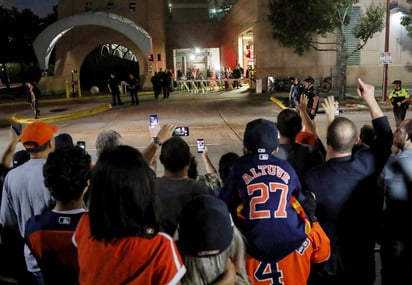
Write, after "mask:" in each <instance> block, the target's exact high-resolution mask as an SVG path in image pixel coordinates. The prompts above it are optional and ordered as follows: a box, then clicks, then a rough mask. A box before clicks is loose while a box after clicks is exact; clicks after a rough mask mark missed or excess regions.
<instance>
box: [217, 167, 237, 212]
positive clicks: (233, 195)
mask: <svg viewBox="0 0 412 285" xmlns="http://www.w3.org/2000/svg"><path fill="white" fill-rule="evenodd" d="M235 169H236V168H235V167H232V169H231V170H230V172H229V174H228V177H227V178H226V181H225V183H224V184H223V187H222V189H221V190H220V192H219V198H220V199H221V200H223V201H224V202H225V203H226V205H227V207H228V209H229V212H230V213H231V214H232V218H236V217H237V213H236V209H237V207H238V206H239V204H240V203H241V200H240V197H239V194H238V192H237V180H236V170H235Z"/></svg>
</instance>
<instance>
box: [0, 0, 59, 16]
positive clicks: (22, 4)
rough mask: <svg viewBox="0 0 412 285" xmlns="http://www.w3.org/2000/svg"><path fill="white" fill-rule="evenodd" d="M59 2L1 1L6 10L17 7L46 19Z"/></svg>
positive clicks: (39, 0)
mask: <svg viewBox="0 0 412 285" xmlns="http://www.w3.org/2000/svg"><path fill="white" fill-rule="evenodd" d="M58 2H59V0H0V5H1V6H3V7H5V8H11V7H13V6H14V7H16V8H17V9H19V10H22V9H26V8H28V9H30V10H32V11H33V13H34V14H37V15H39V16H40V17H44V16H46V15H47V14H50V13H52V12H53V6H54V5H56V4H57V3H58Z"/></svg>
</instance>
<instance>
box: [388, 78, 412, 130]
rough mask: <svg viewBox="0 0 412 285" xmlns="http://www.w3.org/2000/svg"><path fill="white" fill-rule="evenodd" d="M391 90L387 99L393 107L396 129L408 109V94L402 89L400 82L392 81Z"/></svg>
mask: <svg viewBox="0 0 412 285" xmlns="http://www.w3.org/2000/svg"><path fill="white" fill-rule="evenodd" d="M392 84H393V90H392V92H391V93H390V94H389V96H388V98H389V100H390V102H391V104H392V106H393V115H394V117H395V123H396V127H399V124H400V123H401V122H402V121H403V120H404V119H405V116H406V110H407V109H408V107H409V102H410V101H409V97H410V96H409V93H408V90H406V89H405V88H402V81H400V80H394V81H393V82H392Z"/></svg>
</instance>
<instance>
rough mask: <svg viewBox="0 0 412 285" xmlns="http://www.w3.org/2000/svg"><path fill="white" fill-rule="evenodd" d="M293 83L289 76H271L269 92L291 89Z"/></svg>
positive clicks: (269, 78)
mask: <svg viewBox="0 0 412 285" xmlns="http://www.w3.org/2000/svg"><path fill="white" fill-rule="evenodd" d="M291 84H292V83H291V81H290V79H289V78H288V77H285V78H280V77H275V76H269V77H268V88H267V93H272V92H274V91H289V90H290V85H291Z"/></svg>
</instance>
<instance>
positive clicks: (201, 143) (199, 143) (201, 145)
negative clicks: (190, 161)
mask: <svg viewBox="0 0 412 285" xmlns="http://www.w3.org/2000/svg"><path fill="white" fill-rule="evenodd" d="M204 151H205V140H204V139H197V152H198V153H203V152H204Z"/></svg>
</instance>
